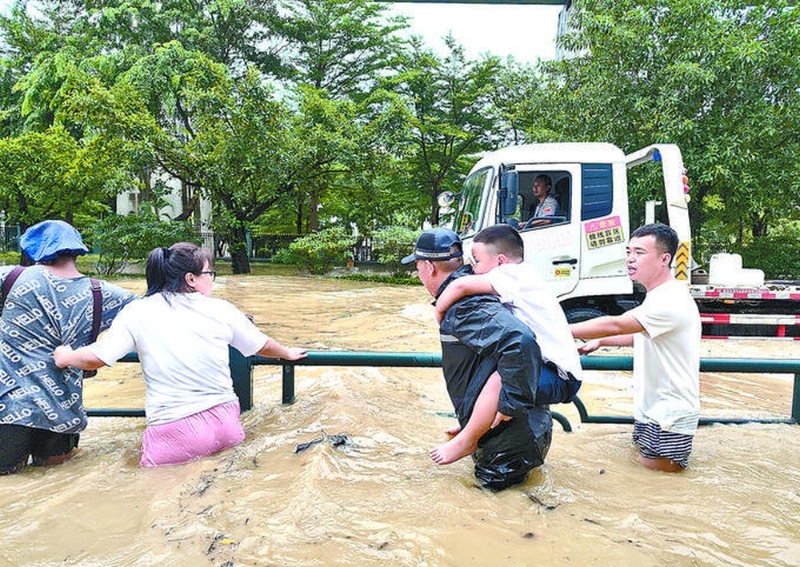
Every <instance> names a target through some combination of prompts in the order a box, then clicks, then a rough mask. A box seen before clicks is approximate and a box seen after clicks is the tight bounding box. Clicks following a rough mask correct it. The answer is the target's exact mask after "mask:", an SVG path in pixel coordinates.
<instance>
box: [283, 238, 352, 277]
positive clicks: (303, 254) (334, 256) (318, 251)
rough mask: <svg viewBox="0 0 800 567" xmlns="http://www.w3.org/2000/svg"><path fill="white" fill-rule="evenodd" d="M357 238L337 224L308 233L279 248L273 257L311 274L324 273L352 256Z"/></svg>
mask: <svg viewBox="0 0 800 567" xmlns="http://www.w3.org/2000/svg"><path fill="white" fill-rule="evenodd" d="M355 240H356V239H355V238H354V237H353V236H350V235H348V234H347V231H345V229H344V228H342V227H340V226H335V227H332V228H326V229H324V230H321V231H319V232H315V233H312V234H308V235H306V236H303V237H301V238H298V239H297V240H295V241H294V242H292V243H291V244H290V245H289V247H288V248H283V249H281V250H279V251H278V252H277V253H276V254H275V255H274V256H273V258H272V261H273V262H276V263H279V264H293V265H295V266H297V267H298V268H299V269H300V271H302V272H305V273H309V274H324V273H326V272H328V271H330V269H331V268H333V266H335V265H337V264H344V263H345V262H347V260H348V259H350V258H352V248H353V245H354V244H355Z"/></svg>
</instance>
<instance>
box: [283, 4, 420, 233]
mask: <svg viewBox="0 0 800 567" xmlns="http://www.w3.org/2000/svg"><path fill="white" fill-rule="evenodd" d="M386 11H387V7H386V5H385V4H380V3H377V2H373V1H372V0H283V1H282V2H281V3H280V8H279V10H278V13H277V17H276V18H275V20H274V21H273V22H272V23H271V29H272V30H273V31H274V32H275V34H276V35H278V36H280V37H282V38H283V39H284V41H285V42H286V49H285V50H283V51H282V53H281V58H282V62H283V65H282V69H283V71H284V72H283V73H282V74H281V77H282V78H284V79H286V81H287V83H288V84H291V85H292V89H291V91H292V97H293V98H294V100H296V101H298V106H299V109H298V110H299V112H300V113H301V114H302V115H303V117H302V121H303V122H304V123H305V126H306V128H307V131H308V133H309V135H308V136H307V137H306V140H305V143H306V144H308V145H310V146H313V145H314V144H317V146H316V151H317V155H316V157H315V159H314V161H315V162H316V163H318V164H319V167H320V169H319V170H318V171H316V172H309V175H308V183H307V184H305V185H304V186H302V187H299V188H298V189H299V191H300V192H299V193H298V195H297V201H296V205H297V207H296V210H297V217H298V218H297V223H296V224H297V230H298V232H300V231H301V230H302V224H303V222H302V220H303V216H304V213H305V211H307V215H308V230H310V231H314V230H317V229H318V228H319V226H320V222H319V218H318V215H319V209H320V207H321V206H322V204H323V202H324V201H325V200H326V194H327V193H328V192H329V190H330V188H331V187H332V186H334V185H335V183H336V180H337V178H339V177H340V175H339V174H340V173H341V172H343V170H344V167H345V166H344V162H345V161H350V162H352V161H354V160H352V159H350V158H349V157H348V155H349V156H352V155H353V153H352V152H358V153H359V154H360V153H362V152H363V153H369V151H370V148H371V145H370V144H369V142H368V140H365V138H364V137H363V136H362V135H361V134H362V133H363V132H361V130H363V129H364V128H367V129H368V125H367V124H366V123H367V122H368V121H369V120H370V119H372V117H369V116H368V115H369V109H368V103H367V104H365V101H366V100H367V99H369V98H370V96H371V95H372V93H373V92H374V88H375V85H376V84H377V82H378V80H379V79H380V77H382V76H386V75H388V74H390V73H392V68H393V66H394V63H395V61H396V60H397V58H398V54H399V52H400V49H401V45H402V42H401V40H400V39H399V38H398V37H397V36H396V34H395V32H397V31H398V30H400V29H403V28H404V27H406V23H405V18H403V17H397V16H395V17H391V18H387V17H386ZM311 93H313V96H312V95H311ZM309 101H312V102H313V104H309ZM322 101H324V104H319V103H321V102H322ZM353 104H355V106H353ZM337 114H338V115H346V116H347V117H348V118H349V123H350V124H351V125H352V131H350V132H348V131H347V128H346V127H345V126H346V124H345V123H342V122H340V121H336V122H337V124H336V125H335V128H334V130H333V132H336V133H340V134H341V135H342V136H343V137H344V140H340V141H339V142H337V143H334V144H331V141H332V140H333V138H332V136H330V135H329V134H330V133H333V132H330V133H325V134H324V135H320V134H322V133H323V131H324V129H326V128H328V127H329V126H330V125H331V121H332V119H335V117H336V115H337ZM356 139H361V140H362V141H364V142H367V144H366V145H360V146H359V145H356V144H353V143H342V142H344V141H345V140H351V141H355V140H356ZM342 149H345V150H347V152H348V154H344V153H342V152H341V150H342ZM337 152H338V153H337ZM334 164H336V165H335V166H334ZM328 200H331V199H328Z"/></svg>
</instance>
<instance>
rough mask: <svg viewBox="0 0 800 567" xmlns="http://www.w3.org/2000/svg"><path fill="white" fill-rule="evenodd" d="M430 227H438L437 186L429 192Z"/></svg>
mask: <svg viewBox="0 0 800 567" xmlns="http://www.w3.org/2000/svg"><path fill="white" fill-rule="evenodd" d="M431 226H439V185H438V184H436V185H434V186H433V189H432V190H431Z"/></svg>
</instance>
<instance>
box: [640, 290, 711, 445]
mask: <svg viewBox="0 0 800 567" xmlns="http://www.w3.org/2000/svg"><path fill="white" fill-rule="evenodd" d="M626 315H630V316H631V317H633V318H635V319H636V320H637V321H639V324H640V325H641V326H642V327H644V329H645V332H644V333H636V334H635V335H634V336H633V377H634V386H633V411H634V419H636V420H637V421H643V422H655V423H657V424H658V425H659V427H661V429H663V430H664V431H671V432H673V433H682V434H685V435H693V434H694V433H695V431H696V430H697V422H698V420H699V418H700V336H701V332H702V325H701V322H700V313H699V312H698V310H697V304H696V303H695V302H694V300H693V299H692V296H691V295H690V294H689V291H688V290H687V289H686V286H684V285H683V284H681V283H680V282H678V281H676V280H669V281H667V282H665V283H663V284H661V285H659V286H658V287H656V288H655V289H652V290H650V291H648V292H647V297H645V300H644V302H642V304H641V305H639V306H638V307H636V308H634V309H631V310H630V311H628V312H627V313H626Z"/></svg>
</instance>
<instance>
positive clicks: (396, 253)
mask: <svg viewBox="0 0 800 567" xmlns="http://www.w3.org/2000/svg"><path fill="white" fill-rule="evenodd" d="M418 232H419V231H418V230H414V229H411V228H407V227H405V226H387V227H386V228H382V229H379V230H376V231H375V232H374V233H373V235H372V242H373V248H374V249H375V251H376V252H377V253H378V258H377V259H378V262H380V263H381V264H383V265H385V266H386V267H387V268H389V270H390V271H391V273H392V275H393V276H401V275H403V273H404V272H405V271H406V269H405V266H403V264H401V263H400V260H402V259H403V257H404V256H407V255H409V254H411V252H413V251H414V242H415V241H416V238H417V234H418Z"/></svg>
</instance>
